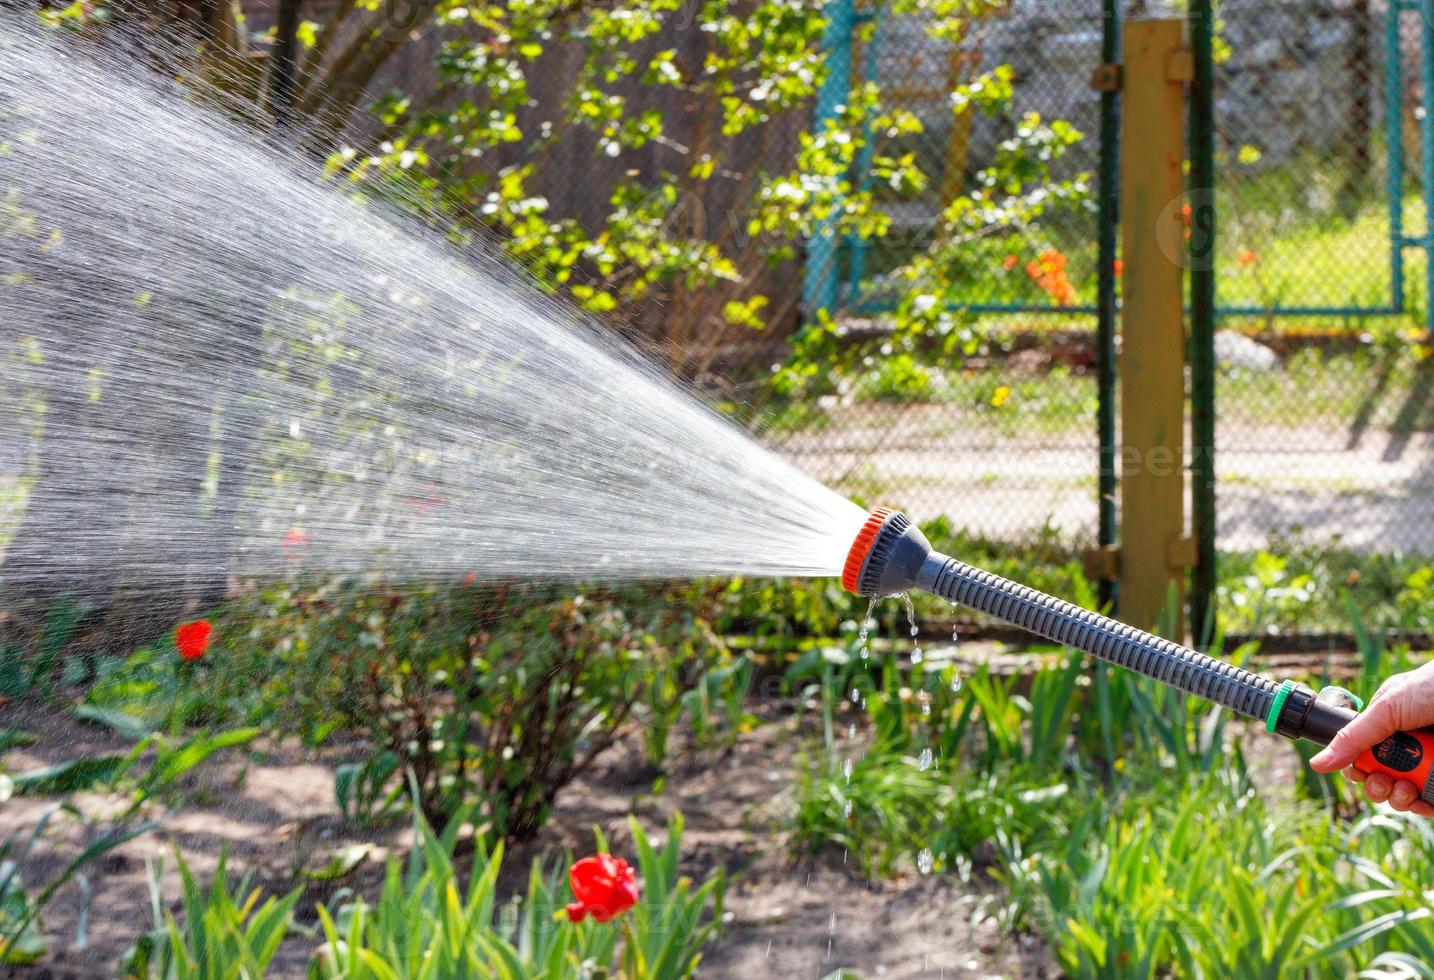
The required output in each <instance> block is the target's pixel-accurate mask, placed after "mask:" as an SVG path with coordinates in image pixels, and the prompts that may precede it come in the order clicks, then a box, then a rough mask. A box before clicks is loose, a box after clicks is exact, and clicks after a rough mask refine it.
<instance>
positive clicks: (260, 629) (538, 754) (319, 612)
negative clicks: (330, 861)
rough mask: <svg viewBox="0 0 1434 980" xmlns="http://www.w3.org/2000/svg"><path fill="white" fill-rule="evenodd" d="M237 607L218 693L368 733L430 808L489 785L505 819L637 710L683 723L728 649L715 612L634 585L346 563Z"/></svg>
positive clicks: (491, 809) (523, 812) (321, 729)
mask: <svg viewBox="0 0 1434 980" xmlns="http://www.w3.org/2000/svg"><path fill="white" fill-rule="evenodd" d="M225 620H226V622H227V623H228V626H227V627H224V626H221V629H220V634H221V635H228V636H231V637H233V638H234V639H233V640H232V641H231V650H230V651H229V652H228V653H227V654H225V655H223V656H216V657H213V658H211V661H212V662H211V664H210V667H211V668H212V670H213V674H212V675H211V682H212V683H211V684H209V685H208V687H207V689H208V690H209V691H210V692H211V693H218V694H219V695H220V696H221V697H226V698H230V699H232V700H233V701H234V702H236V703H238V704H241V705H242V704H247V706H248V707H247V711H248V713H249V714H250V715H251V717H252V718H253V719H254V720H256V721H264V722H268V723H272V724H274V725H276V726H277V727H278V728H279V729H280V730H281V731H287V732H294V733H298V734H300V735H301V736H302V737H304V738H305V739H306V740H307V741H309V742H310V743H318V742H321V741H323V740H324V739H325V738H327V737H328V736H329V734H331V733H332V732H333V731H334V730H335V729H338V728H344V729H347V730H351V731H353V732H356V733H358V734H360V735H362V736H363V737H365V738H367V739H368V740H369V741H370V742H372V744H373V745H374V746H375V748H376V749H377V750H378V751H379V752H380V753H382V752H384V751H387V752H391V753H392V754H393V756H394V757H395V758H397V759H398V760H401V763H402V765H403V767H404V768H406V769H411V770H412V772H413V774H414V777H415V782H416V785H417V787H418V791H419V798H420V801H421V803H422V805H423V809H424V812H425V814H426V815H428V817H429V818H430V820H432V821H434V822H438V821H445V822H446V818H447V816H448V815H449V814H451V813H454V812H456V811H457V810H458V808H459V807H461V806H462V805H463V804H464V803H465V802H466V801H469V800H475V799H476V800H478V801H480V802H481V806H482V810H481V813H480V819H482V820H484V821H486V822H487V824H488V826H490V827H491V829H492V830H493V831H494V832H495V833H497V834H499V835H505V836H526V835H530V834H531V833H533V832H534V831H535V830H536V829H537V828H538V827H539V826H541V825H542V823H543V821H544V820H545V819H546V816H547V813H548V810H549V808H550V806H551V805H552V802H553V799H554V797H555V795H556V794H557V792H558V790H559V789H561V788H562V787H563V786H565V785H566V784H567V783H568V782H569V781H570V780H572V779H573V778H575V777H576V776H577V775H578V774H580V773H581V772H582V771H583V770H584V769H585V768H586V767H587V766H588V765H590V764H591V762H592V761H593V759H594V758H595V757H596V756H597V755H598V754H599V753H600V752H602V751H603V750H604V749H605V748H607V747H608V746H609V745H611V744H612V742H613V741H614V739H615V738H616V737H617V735H618V733H619V731H620V729H621V728H622V726H623V725H624V723H625V722H628V721H629V720H639V719H640V720H642V721H643V722H644V723H645V724H646V725H647V726H648V727H649V729H651V730H657V731H664V732H665V731H666V730H668V729H670V727H671V722H672V717H671V716H673V715H675V714H676V713H680V712H681V711H682V710H683V704H682V698H681V696H682V694H683V692H685V691H686V690H687V689H688V688H689V687H690V686H691V684H692V683H694V682H695V680H696V679H698V678H700V677H701V676H702V673H703V671H704V669H705V667H706V666H707V665H708V664H709V663H717V662H718V661H719V660H720V659H721V655H722V651H721V647H720V643H718V641H717V640H716V638H715V637H713V636H712V635H711V633H710V631H708V630H707V629H706V627H705V625H704V624H703V622H702V621H701V620H700V619H697V618H695V617H693V616H692V615H691V614H690V613H688V612H686V611H685V610H683V609H681V608H678V609H671V608H668V607H667V606H666V605H665V604H664V603H662V602H661V601H660V597H658V595H657V594H656V593H654V592H651V591H649V592H643V591H641V590H636V589H631V590H627V591H625V592H624V591H615V590H607V591H595V592H587V593H576V594H575V593H572V592H565V591H562V590H559V589H556V588H549V589H531V590H526V591H519V590H516V589H508V588H504V587H499V588H483V587H472V586H463V585H460V586H458V587H455V588H447V589H435V588H410V589H394V588H387V587H384V586H382V585H380V584H378V583H376V582H374V581H372V580H368V579H342V580H334V581H331V582H328V583H324V584H320V585H318V586H314V587H299V586H296V585H287V586H283V587H280V588H276V589H274V590H271V591H268V592H265V593H263V594H262V595H259V596H255V597H253V598H252V599H251V600H249V601H248V602H246V603H242V604H239V605H236V606H234V607H233V608H231V609H230V610H229V611H228V612H227V614H226V617H225ZM255 677H262V678H264V683H263V684H262V685H258V686H257V694H256V693H255V690H256V685H254V684H253V678H255ZM661 689H670V693H671V696H670V697H663V696H659V695H660V694H661ZM659 715H664V716H665V717H658V716H659ZM661 748H662V746H661V745H654V746H651V747H650V749H651V751H653V752H655V753H660V750H661ZM369 789H370V790H374V791H376V790H377V787H369Z"/></svg>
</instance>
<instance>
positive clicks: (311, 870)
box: [303, 844, 374, 881]
mask: <svg viewBox="0 0 1434 980" xmlns="http://www.w3.org/2000/svg"><path fill="white" fill-rule="evenodd" d="M373 849H374V845H372V844H352V845H350V846H348V847H341V848H339V849H338V850H336V851H334V852H332V853H331V854H329V856H328V859H327V860H325V861H324V862H323V863H322V864H311V865H309V866H307V867H305V868H304V869H303V875H304V877H305V878H309V879H311V880H313V881H333V880H334V879H336V878H342V877H344V876H345V875H348V874H351V873H352V872H353V870H354V869H355V868H357V867H358V866H359V865H360V864H362V863H363V862H364V861H365V860H366V859H367V858H368V856H369V855H370V854H372V853H373Z"/></svg>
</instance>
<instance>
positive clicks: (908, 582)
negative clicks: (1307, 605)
mask: <svg viewBox="0 0 1434 980" xmlns="http://www.w3.org/2000/svg"><path fill="white" fill-rule="evenodd" d="M842 585H843V586H844V587H845V588H846V589H847V590H848V591H851V592H855V593H857V594H858V595H864V596H885V595H893V594H895V593H898V592H906V591H908V590H910V589H920V590H922V591H923V592H930V593H931V594H933V595H937V596H940V597H941V598H943V599H946V600H948V601H950V602H953V603H959V604H960V605H963V606H966V607H968V608H970V609H974V610H976V611H978V612H982V613H985V614H986V615H988V616H991V617H993V618H995V619H999V620H1001V621H1002V622H1004V623H1009V624H1010V625H1012V626H1017V627H1020V628H1021V629H1023V630H1027V631H1029V632H1031V633H1034V634H1036V635H1037V636H1040V637H1044V638H1045V639H1047V640H1051V641H1052V642H1055V643H1059V644H1061V645H1063V646H1067V647H1071V648H1072V649H1075V650H1079V651H1081V652H1082V653H1088V654H1090V655H1091V656H1092V657H1096V658H1097V659H1100V660H1104V661H1105V662H1106V663H1110V664H1114V665H1115V666H1117V667H1124V668H1125V669H1126V670H1132V671H1134V672H1135V673H1137V674H1140V675H1142V676H1145V677H1149V678H1152V679H1154V680H1157V681H1160V682H1161V683H1162V684H1168V685H1170V686H1171V687H1173V688H1175V689H1177V690H1179V691H1183V692H1185V693H1186V694H1193V695H1195V696H1196V697H1201V698H1204V699H1205V700H1207V701H1213V702H1215V703H1216V704H1219V705H1223V706H1224V707H1226V708H1229V709H1230V710H1231V711H1233V712H1235V713H1236V714H1239V715H1243V716H1244V717H1246V718H1253V719H1254V720H1256V721H1260V722H1264V725H1265V729H1266V730H1267V731H1270V732H1273V733H1275V734H1278V735H1283V736H1285V737H1286V738H1289V739H1304V740H1305V741H1308V742H1314V743H1316V744H1318V745H1328V744H1329V742H1330V740H1331V739H1333V738H1334V736H1335V733H1336V732H1338V731H1339V730H1340V729H1342V728H1343V727H1344V726H1345V725H1347V724H1349V723H1350V722H1351V721H1353V720H1354V718H1355V715H1356V714H1357V712H1358V711H1359V710H1360V709H1361V708H1363V707H1364V705H1363V703H1362V702H1361V701H1360V700H1359V699H1358V698H1357V697H1355V696H1354V695H1353V694H1350V693H1349V692H1348V691H1345V690H1344V689H1342V688H1338V687H1327V688H1325V689H1324V690H1322V691H1318V692H1317V691H1315V690H1314V689H1313V688H1310V687H1308V686H1307V685H1304V684H1300V683H1297V682H1295V681H1291V680H1286V681H1283V682H1277V681H1273V680H1270V679H1269V678H1268V677H1261V676H1260V675H1258V674H1253V673H1251V672H1249V671H1247V670H1243V669H1241V668H1239V667H1236V666H1235V665H1234V664H1230V663H1226V662H1225V661H1222V660H1216V659H1215V658H1214V657H1208V656H1206V655H1205V654H1203V653H1198V652H1196V651H1194V650H1191V649H1188V648H1187V647H1183V646H1181V645H1180V644H1178V643H1174V642H1172V641H1170V640H1165V639H1161V638H1160V637H1158V636H1154V635H1153V634H1150V633H1146V632H1144V631H1142V630H1138V629H1136V628H1134V627H1133V626H1127V625H1125V624H1124V623H1119V622H1116V621H1115V620H1113V619H1109V618H1107V617H1105V616H1102V615H1100V614H1099V613H1095V612H1091V611H1090V610H1088V609H1082V608H1080V607H1079V606H1075V605H1072V604H1071V603H1069V602H1064V601H1062V600H1060V599H1056V598H1053V597H1052V596H1048V595H1045V594H1044V593H1041V592H1037V591H1036V590H1035V589H1031V588H1027V587H1026V586H1024V585H1019V584H1017V583H1015V582H1012V581H1010V580H1008V579H1004V578H1001V577H1000V576H999V575H993V574H992V573H990V572H985V571H982V570H981V569H979V568H974V567H972V566H971V565H967V564H966V563H965V562H962V561H958V560H957V559H955V558H951V557H948V556H946V555H943V554H940V553H939V552H937V551H934V550H933V549H932V547H931V544H930V542H928V541H927V540H926V536H925V535H924V534H922V533H921V531H920V529H918V528H917V527H916V525H914V524H913V523H912V522H911V520H910V518H908V517H907V516H906V515H904V514H900V513H897V512H895V511H891V510H887V509H885V508H882V509H878V510H875V511H873V512H872V513H871V515H870V516H868V517H867V519H866V523H865V524H863V525H862V528H861V531H860V532H859V533H858V534H857V536H856V540H855V541H854V542H853V543H852V546H851V551H850V552H849V553H848V554H847V559H846V564H845V566H844V568H843V570H842ZM1355 765H1356V766H1358V767H1359V768H1360V769H1362V770H1363V771H1365V772H1368V773H1373V772H1383V773H1387V774H1388V775H1389V776H1391V777H1393V778H1395V779H1401V780H1405V781H1407V782H1411V783H1413V784H1414V785H1415V786H1420V787H1422V792H1421V797H1422V799H1423V800H1424V801H1425V802H1426V803H1434V728H1426V729H1419V730H1418V731H1412V732H1395V733H1394V734H1393V735H1391V736H1390V737H1389V738H1386V739H1385V740H1384V741H1382V742H1380V743H1379V744H1378V745H1376V746H1375V747H1374V748H1373V749H1371V750H1368V751H1366V752H1365V753H1364V754H1363V755H1361V756H1360V757H1359V759H1358V760H1357V761H1356V762H1355Z"/></svg>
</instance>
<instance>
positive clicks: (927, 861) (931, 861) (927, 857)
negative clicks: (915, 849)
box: [916, 847, 936, 875]
mask: <svg viewBox="0 0 1434 980" xmlns="http://www.w3.org/2000/svg"><path fill="white" fill-rule="evenodd" d="M916 866H917V867H918V868H920V869H921V873H922V874H924V875H929V874H930V873H931V869H932V868H934V867H935V866H936V855H934V854H932V853H931V848H929V847H923V848H922V849H921V853H920V854H918V855H916Z"/></svg>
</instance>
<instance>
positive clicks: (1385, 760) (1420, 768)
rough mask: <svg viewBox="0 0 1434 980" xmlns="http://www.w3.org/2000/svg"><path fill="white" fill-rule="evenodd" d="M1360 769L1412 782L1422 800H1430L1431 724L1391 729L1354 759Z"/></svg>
mask: <svg viewBox="0 0 1434 980" xmlns="http://www.w3.org/2000/svg"><path fill="white" fill-rule="evenodd" d="M1354 765H1355V768H1356V769H1359V770H1360V771H1362V772H1367V773H1376V772H1382V773H1384V774H1385V775H1387V776H1390V777H1391V778H1393V779H1402V780H1403V781H1404V782H1406V783H1413V784H1414V785H1415V787H1416V788H1417V789H1418V790H1419V794H1420V797H1421V798H1422V799H1423V800H1424V802H1426V803H1431V804H1434V778H1431V777H1434V728H1419V729H1415V730H1414V731H1412V732H1395V733H1394V734H1393V735H1391V736H1389V737H1388V738H1386V739H1385V740H1384V741H1382V742H1380V743H1379V744H1378V745H1376V746H1374V747H1373V748H1371V749H1367V750H1366V751H1365V752H1364V754H1363V755H1361V756H1360V757H1359V758H1358V759H1356V760H1355V762H1354Z"/></svg>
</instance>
